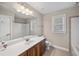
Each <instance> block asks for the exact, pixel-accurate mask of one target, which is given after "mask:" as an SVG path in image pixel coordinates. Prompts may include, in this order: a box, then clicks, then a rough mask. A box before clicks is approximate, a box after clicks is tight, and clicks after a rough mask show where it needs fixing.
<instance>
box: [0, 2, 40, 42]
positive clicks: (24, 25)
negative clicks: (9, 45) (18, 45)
mask: <svg viewBox="0 0 79 59" xmlns="http://www.w3.org/2000/svg"><path fill="white" fill-rule="evenodd" d="M10 4H11V5H12V6H14V5H15V3H0V41H1V40H3V41H9V40H13V39H17V38H20V37H24V36H28V35H40V34H41V33H42V30H41V22H40V19H39V18H38V17H37V16H35V15H34V16H33V15H26V14H23V13H21V12H17V11H16V10H15V9H14V8H13V7H12V6H11V5H10Z"/></svg>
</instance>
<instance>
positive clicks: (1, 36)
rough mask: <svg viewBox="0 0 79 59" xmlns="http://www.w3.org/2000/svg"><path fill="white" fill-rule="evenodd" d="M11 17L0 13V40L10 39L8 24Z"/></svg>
mask: <svg viewBox="0 0 79 59" xmlns="http://www.w3.org/2000/svg"><path fill="white" fill-rule="evenodd" d="M10 20H11V17H10V16H6V15H0V41H8V40H10V39H11V38H10V37H11V36H10V34H11V33H10V31H11V30H10V25H11V21H10Z"/></svg>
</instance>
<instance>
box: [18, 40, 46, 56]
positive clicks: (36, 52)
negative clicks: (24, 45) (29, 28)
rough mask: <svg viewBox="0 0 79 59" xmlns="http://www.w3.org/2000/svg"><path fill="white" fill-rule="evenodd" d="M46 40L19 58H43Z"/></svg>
mask: <svg viewBox="0 0 79 59" xmlns="http://www.w3.org/2000/svg"><path fill="white" fill-rule="evenodd" d="M45 48H46V47H45V39H44V40H42V41H41V42H39V43H37V44H36V45H34V46H33V47H31V48H30V49H28V50H27V51H25V52H23V53H22V54H20V55H19V56H42V55H43V54H44V52H45Z"/></svg>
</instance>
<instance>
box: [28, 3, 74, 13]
mask: <svg viewBox="0 0 79 59" xmlns="http://www.w3.org/2000/svg"><path fill="white" fill-rule="evenodd" d="M27 3H28V4H29V5H31V6H32V7H33V8H35V9H36V10H37V11H39V12H40V13H42V14H47V13H50V12H54V11H58V10H62V9H65V8H69V7H72V6H73V4H74V2H27Z"/></svg>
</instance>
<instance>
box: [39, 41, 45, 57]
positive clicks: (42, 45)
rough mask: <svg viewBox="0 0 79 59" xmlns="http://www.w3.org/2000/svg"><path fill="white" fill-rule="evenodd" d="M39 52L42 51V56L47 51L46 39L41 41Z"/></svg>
mask: <svg viewBox="0 0 79 59" xmlns="http://www.w3.org/2000/svg"><path fill="white" fill-rule="evenodd" d="M39 44H40V45H39V52H40V56H42V55H43V54H44V52H45V41H41V43H39Z"/></svg>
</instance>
